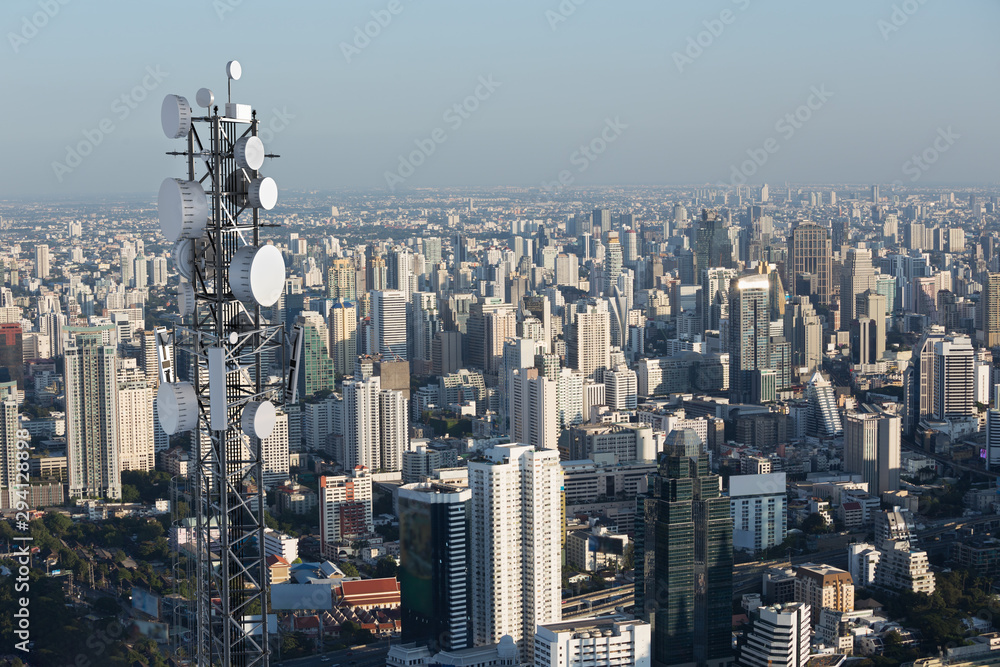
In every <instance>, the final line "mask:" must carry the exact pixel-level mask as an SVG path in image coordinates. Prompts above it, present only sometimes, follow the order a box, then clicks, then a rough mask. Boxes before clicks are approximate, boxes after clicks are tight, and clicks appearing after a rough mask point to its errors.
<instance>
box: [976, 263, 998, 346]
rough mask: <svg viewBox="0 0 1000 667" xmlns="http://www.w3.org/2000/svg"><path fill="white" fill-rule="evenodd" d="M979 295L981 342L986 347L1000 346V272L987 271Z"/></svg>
mask: <svg viewBox="0 0 1000 667" xmlns="http://www.w3.org/2000/svg"><path fill="white" fill-rule="evenodd" d="M981 282H982V283H983V291H982V293H981V294H980V295H979V313H980V316H979V319H980V322H981V325H980V326H981V328H980V329H979V332H978V334H979V336H978V338H979V342H980V344H982V345H984V346H985V347H989V348H993V347H997V346H1000V273H986V274H985V275H983V278H982V280H981Z"/></svg>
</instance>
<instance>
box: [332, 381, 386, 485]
mask: <svg viewBox="0 0 1000 667" xmlns="http://www.w3.org/2000/svg"><path fill="white" fill-rule="evenodd" d="M341 390H342V392H343V396H344V402H343V411H344V412H343V415H344V416H343V418H342V419H341V421H340V427H341V429H342V430H343V436H344V445H343V454H342V456H343V458H342V460H341V463H342V464H343V466H344V469H345V470H352V469H353V468H355V467H356V466H364V467H366V468H368V469H369V470H379V469H380V468H381V467H382V451H381V450H382V439H381V432H380V431H381V420H380V418H379V405H380V399H379V394H380V393H381V392H382V385H381V380H380V378H379V377H378V376H377V375H375V376H372V377H370V378H368V379H367V380H346V381H345V382H344V384H343V386H342V387H341Z"/></svg>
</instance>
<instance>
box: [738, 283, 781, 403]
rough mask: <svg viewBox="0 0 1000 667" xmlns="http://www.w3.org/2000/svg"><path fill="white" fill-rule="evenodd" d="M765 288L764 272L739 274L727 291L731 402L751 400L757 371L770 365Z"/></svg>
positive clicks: (757, 392) (756, 392) (756, 385)
mask: <svg viewBox="0 0 1000 667" xmlns="http://www.w3.org/2000/svg"><path fill="white" fill-rule="evenodd" d="M769 290H770V281H769V280H768V277H767V275H766V274H755V275H748V276H743V277H742V278H739V279H737V280H736V281H734V282H733V285H732V288H731V290H730V296H729V301H730V307H729V354H730V357H729V358H730V367H729V384H730V387H731V392H730V393H731V395H732V400H733V401H735V402H739V403H751V402H754V397H755V396H759V395H760V390H759V384H760V382H761V379H760V373H759V371H762V370H765V369H767V368H768V367H769V366H770V361H771V359H770V350H769V346H768V344H769V342H770V334H771V319H770V302H769V298H768V292H769Z"/></svg>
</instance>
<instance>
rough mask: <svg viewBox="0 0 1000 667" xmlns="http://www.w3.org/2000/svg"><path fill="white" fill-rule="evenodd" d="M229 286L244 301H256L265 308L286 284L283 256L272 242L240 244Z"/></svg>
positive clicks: (276, 299) (273, 302) (276, 298)
mask: <svg viewBox="0 0 1000 667" xmlns="http://www.w3.org/2000/svg"><path fill="white" fill-rule="evenodd" d="M229 286H230V287H231V288H232V290H233V295H234V296H236V298H237V299H239V300H240V301H243V302H251V301H256V302H257V303H258V304H259V305H261V306H263V307H265V308H267V307H268V306H273V305H274V304H275V303H277V302H278V298H279V297H280V296H281V292H282V290H283V289H284V288H285V259H284V258H283V257H282V256H281V251H280V250H278V249H277V248H275V247H274V246H273V245H265V246H261V247H260V248H257V247H255V246H252V245H247V246H243V247H242V248H240V249H239V250H237V251H236V253H235V254H234V255H233V262H232V264H231V265H230V267H229Z"/></svg>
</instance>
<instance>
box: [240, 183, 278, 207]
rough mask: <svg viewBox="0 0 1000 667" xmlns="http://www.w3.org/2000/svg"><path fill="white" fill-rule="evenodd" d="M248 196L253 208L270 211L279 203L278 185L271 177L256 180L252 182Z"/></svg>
mask: <svg viewBox="0 0 1000 667" xmlns="http://www.w3.org/2000/svg"><path fill="white" fill-rule="evenodd" d="M247 194H248V195H249V197H250V205H251V206H253V207H254V208H262V209H264V210H265V211H270V210H271V209H272V208H274V206H275V204H277V203H278V184H277V183H275V182H274V179H273V178H271V177H269V176H265V177H263V178H255V179H254V180H253V181H251V183H250V191H249V192H248V193H247Z"/></svg>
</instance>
